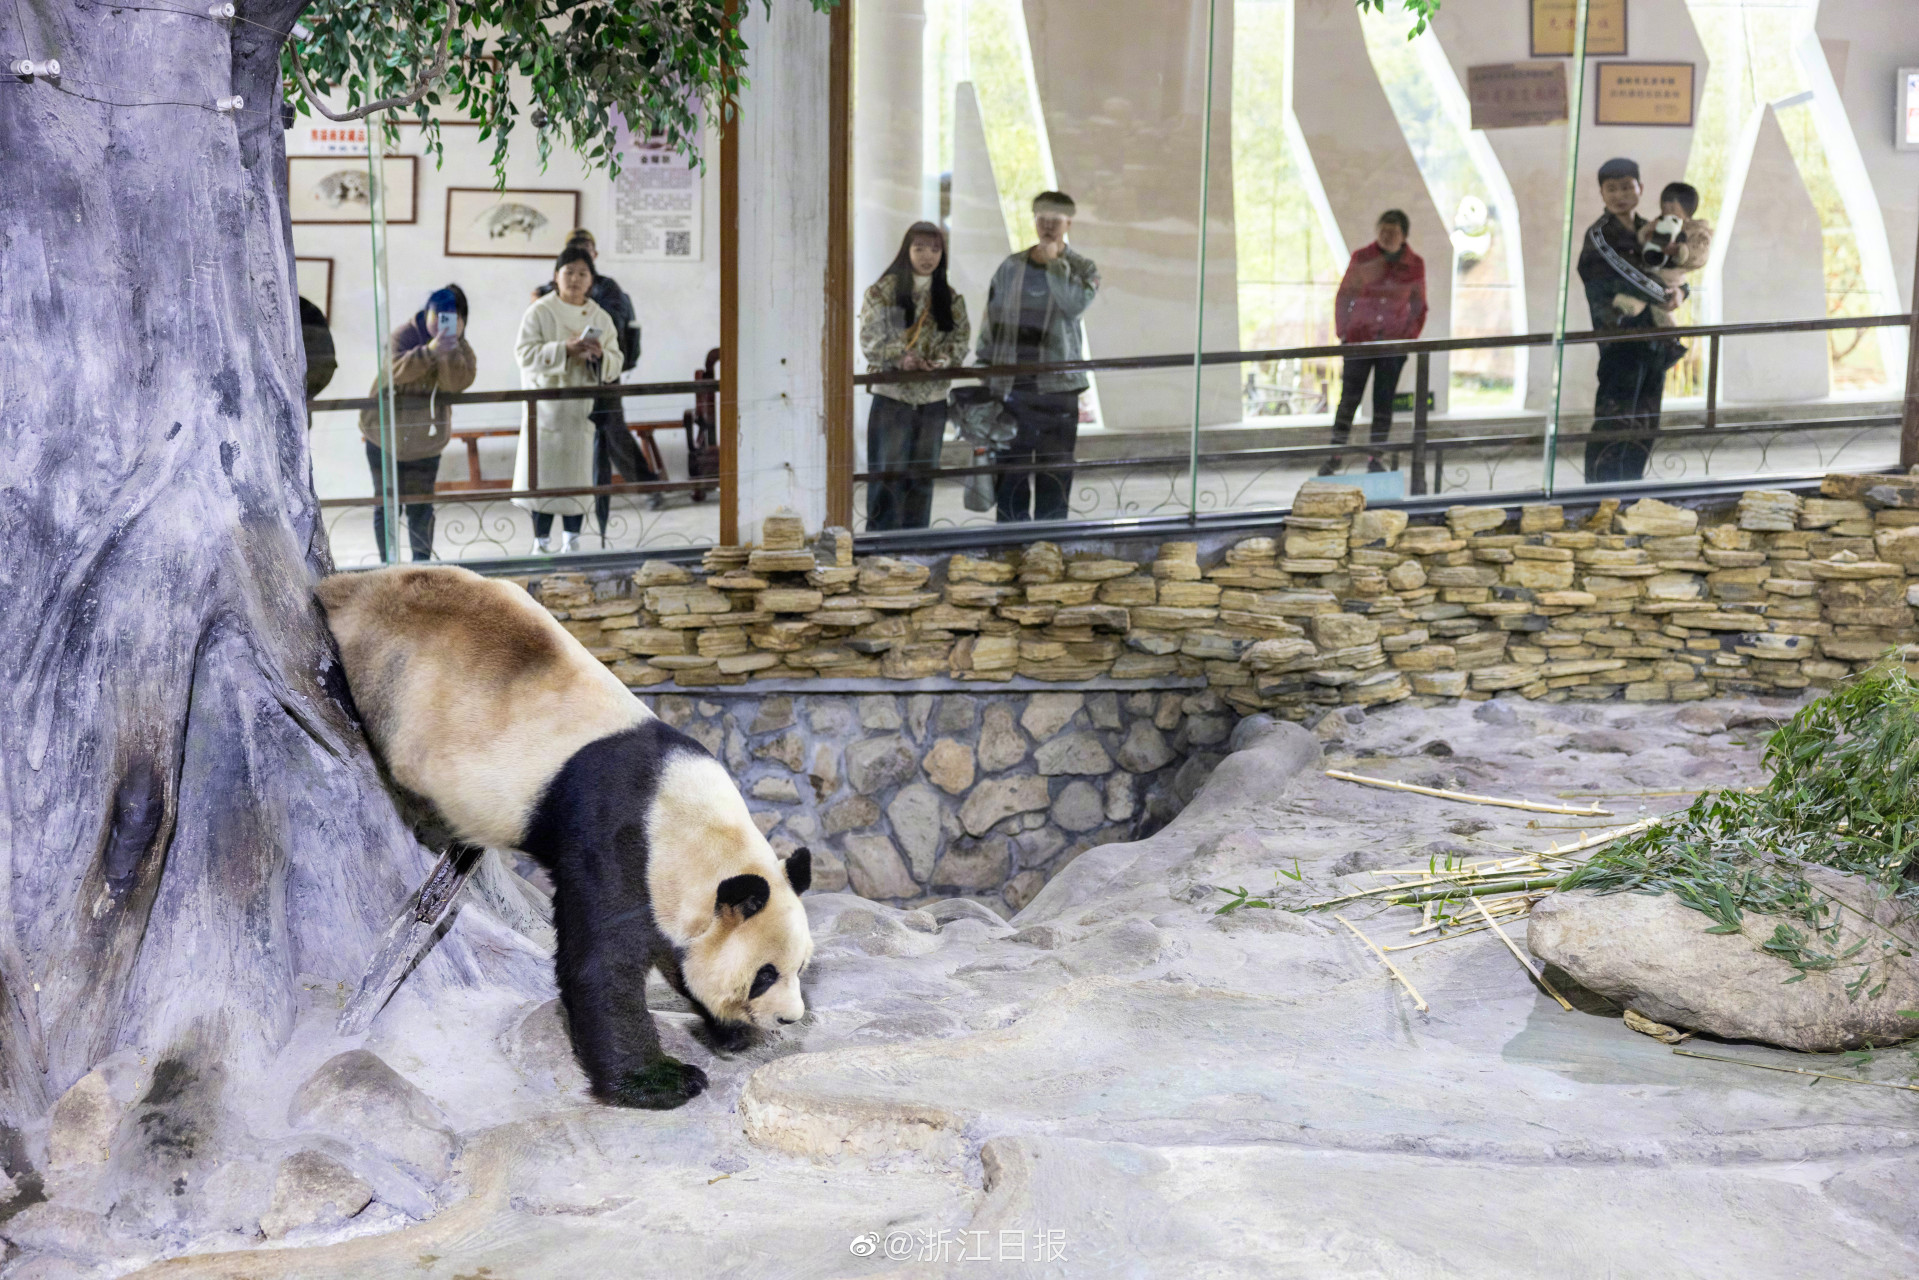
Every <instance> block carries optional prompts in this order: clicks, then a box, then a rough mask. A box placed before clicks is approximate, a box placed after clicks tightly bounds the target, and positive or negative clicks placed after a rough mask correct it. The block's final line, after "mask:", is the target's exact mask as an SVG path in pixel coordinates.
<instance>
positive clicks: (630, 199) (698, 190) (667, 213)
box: [601, 122, 706, 262]
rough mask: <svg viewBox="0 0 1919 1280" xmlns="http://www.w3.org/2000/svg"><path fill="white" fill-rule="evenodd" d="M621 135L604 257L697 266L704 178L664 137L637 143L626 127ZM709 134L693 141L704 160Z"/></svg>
mask: <svg viewBox="0 0 1919 1280" xmlns="http://www.w3.org/2000/svg"><path fill="white" fill-rule="evenodd" d="M618 132H619V145H620V176H619V177H617V178H615V179H613V182H612V190H611V192H610V195H611V205H612V211H613V226H612V228H611V231H612V235H611V236H610V237H608V238H607V239H605V240H603V241H602V242H601V243H602V250H603V252H604V253H605V254H606V256H607V257H609V258H628V259H636V260H639V261H645V262H698V261H699V260H700V255H701V254H702V252H703V251H704V247H703V246H702V244H701V243H700V240H701V237H700V224H701V222H702V221H703V220H704V217H705V205H704V187H705V184H704V182H703V179H704V177H705V175H704V174H703V173H701V171H700V170H699V168H698V167H696V166H694V165H692V164H689V163H688V161H687V159H686V157H685V156H683V155H681V154H680V153H679V152H677V151H675V150H673V148H672V147H670V146H668V145H667V143H666V139H665V138H663V137H658V136H655V137H636V136H634V135H633V134H631V133H629V132H628V131H627V128H626V125H625V123H624V122H622V123H621V124H620V125H619V126H618ZM705 132H706V131H705V129H704V128H702V129H701V130H700V131H699V133H698V134H696V135H695V146H696V147H697V148H698V149H699V151H700V153H701V154H702V155H703V154H705V141H706V138H705Z"/></svg>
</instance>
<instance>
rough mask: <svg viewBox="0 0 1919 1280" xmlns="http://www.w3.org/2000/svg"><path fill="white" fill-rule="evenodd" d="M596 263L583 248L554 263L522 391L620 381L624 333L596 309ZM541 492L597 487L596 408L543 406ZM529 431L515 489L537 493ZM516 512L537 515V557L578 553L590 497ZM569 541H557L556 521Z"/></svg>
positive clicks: (523, 341) (530, 321)
mask: <svg viewBox="0 0 1919 1280" xmlns="http://www.w3.org/2000/svg"><path fill="white" fill-rule="evenodd" d="M593 280H594V270H593V255H592V253H590V252H588V251H587V250H586V249H584V248H582V247H581V246H579V245H572V246H569V247H568V248H566V249H563V250H561V252H560V256H559V257H558V258H556V259H555V260H554V262H553V292H551V293H549V294H546V295H545V296H543V297H541V298H540V299H539V300H538V301H536V302H535V303H534V304H533V305H532V306H530V307H528V308H527V309H526V315H525V316H524V317H522V318H521V320H520V339H519V343H518V346H517V348H516V355H517V357H518V360H519V364H520V385H521V386H523V387H525V388H527V389H529V390H537V389H544V388H548V387H597V386H603V385H605V384H607V383H609V382H618V381H619V380H620V369H621V355H620V340H619V332H618V329H617V328H616V327H615V325H614V322H613V318H612V317H611V316H609V315H608V314H607V313H606V310H605V308H603V307H601V306H600V305H599V304H598V303H597V302H595V301H593V299H592V296H591V293H592V289H593ZM536 429H537V430H538V432H539V436H538V439H539V449H540V486H539V487H540V488H541V489H585V488H589V487H591V486H592V484H593V440H594V434H595V432H594V425H593V401H591V400H541V401H539V402H538V426H537V428H536ZM528 445H529V441H528V438H527V429H526V428H525V427H524V426H522V427H521V428H520V448H519V453H518V456H517V457H516V458H515V459H514V463H513V487H514V488H515V489H521V490H524V489H530V488H532V487H533V486H532V484H531V483H530V481H531V479H532V468H531V466H530V459H529V458H528V456H527V454H528ZM513 502H514V505H515V506H519V507H523V508H525V509H526V510H527V511H529V512H531V513H532V515H533V536H534V538H535V539H536V540H537V541H538V549H539V550H541V551H544V552H546V553H548V554H552V553H554V552H556V551H557V552H569V551H575V550H578V548H579V538H580V528H581V526H582V525H584V524H585V522H586V513H587V512H588V511H590V510H591V509H592V506H593V502H592V499H591V497H590V496H588V497H580V496H566V497H544V496H542V497H531V498H515V499H514V500H513ZM554 516H559V517H560V524H561V527H562V529H563V530H564V533H563V534H562V536H561V538H560V540H559V541H558V542H557V543H556V542H555V541H554V539H553V517H554Z"/></svg>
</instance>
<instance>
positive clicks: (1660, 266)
mask: <svg viewBox="0 0 1919 1280" xmlns="http://www.w3.org/2000/svg"><path fill="white" fill-rule="evenodd" d="M1640 192H1641V187H1640V182H1639V165H1638V164H1637V163H1635V162H1634V161H1632V160H1626V159H1614V160H1608V161H1607V162H1606V163H1605V164H1603V165H1601V166H1600V168H1599V195H1600V198H1601V200H1603V201H1604V202H1605V205H1606V212H1605V213H1604V214H1603V215H1602V216H1601V217H1600V219H1599V221H1597V222H1595V223H1593V225H1592V226H1591V227H1589V228H1587V230H1586V236H1585V239H1584V242H1583V243H1582V245H1581V248H1580V253H1579V279H1580V282H1581V283H1582V284H1583V285H1584V286H1585V289H1586V305H1587V307H1588V308H1589V309H1590V310H1591V312H1592V326H1593V328H1594V329H1597V330H1602V331H1610V332H1620V331H1632V330H1641V329H1643V330H1645V331H1646V335H1647V338H1648V339H1649V340H1647V341H1633V342H1605V343H1601V344H1600V346H1599V390H1598V394H1597V395H1596V396H1595V397H1594V402H1593V424H1592V438H1591V439H1589V440H1588V441H1587V442H1586V483H1588V484H1604V483H1611V482H1615V481H1620V480H1638V479H1641V478H1642V477H1643V476H1644V475H1645V473H1646V461H1647V459H1648V458H1649V457H1650V456H1651V455H1652V445H1653V438H1654V436H1656V435H1657V434H1658V432H1659V415H1660V410H1661V407H1662V401H1663V399H1664V396H1665V389H1666V370H1668V369H1670V368H1671V367H1672V366H1673V365H1674V364H1676V363H1678V361H1679V358H1680V356H1682V355H1684V354H1685V350H1686V348H1685V346H1684V345H1683V344H1682V343H1680V342H1679V341H1678V340H1677V339H1673V338H1663V339H1657V340H1652V339H1653V338H1654V332H1655V331H1656V330H1657V329H1660V328H1670V327H1672V324H1673V320H1672V313H1673V311H1674V309H1676V308H1677V307H1678V306H1679V304H1680V302H1681V301H1682V300H1683V299H1684V297H1685V296H1686V286H1685V284H1684V283H1682V281H1681V277H1682V276H1683V275H1684V274H1685V273H1686V272H1687V271H1693V270H1697V269H1698V268H1699V267H1701V266H1704V265H1705V261H1706V256H1707V254H1708V252H1709V251H1710V246H1711V235H1712V231H1711V228H1710V227H1709V226H1708V225H1707V224H1706V223H1704V222H1702V221H1698V220H1695V219H1694V218H1693V216H1692V215H1693V214H1694V213H1695V212H1697V210H1698V208H1699V193H1698V192H1697V191H1695V190H1693V188H1691V187H1689V186H1687V185H1686V184H1685V183H1683V182H1675V183H1673V184H1671V185H1670V186H1668V187H1667V188H1666V189H1665V191H1663V192H1661V193H1660V210H1661V217H1660V219H1659V220H1658V221H1657V222H1650V221H1648V220H1647V219H1645V218H1642V217H1640V216H1639V214H1638V212H1637V210H1638V207H1639V197H1640ZM1655 246H1656V248H1655ZM1649 250H1650V251H1651V252H1649Z"/></svg>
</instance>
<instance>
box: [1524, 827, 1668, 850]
mask: <svg viewBox="0 0 1919 1280" xmlns="http://www.w3.org/2000/svg"><path fill="white" fill-rule="evenodd" d="M1663 821H1665V819H1664V818H1644V819H1641V820H1640V821H1638V822H1635V823H1633V824H1632V825H1630V826H1625V827H1615V828H1614V829H1613V830H1611V831H1602V832H1600V833H1599V834H1598V835H1596V836H1592V837H1590V838H1588V839H1585V840H1579V841H1576V842H1574V843H1573V844H1569V845H1563V846H1562V845H1561V844H1560V843H1559V842H1558V841H1556V840H1555V841H1552V842H1551V843H1550V845H1549V846H1548V847H1547V849H1546V851H1545V856H1547V857H1560V856H1562V855H1564V854H1568V853H1578V852H1580V851H1581V850H1582V849H1593V848H1597V847H1598V846H1599V845H1602V844H1611V843H1612V842H1613V841H1614V840H1617V839H1619V838H1620V837H1621V836H1630V835H1637V834H1638V833H1639V832H1641V831H1649V830H1651V829H1652V828H1653V827H1656V826H1658V825H1659V824H1660V823H1661V822H1663ZM1580 834H1581V835H1585V832H1583V831H1582V832H1580Z"/></svg>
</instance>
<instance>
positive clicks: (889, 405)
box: [866, 396, 946, 532]
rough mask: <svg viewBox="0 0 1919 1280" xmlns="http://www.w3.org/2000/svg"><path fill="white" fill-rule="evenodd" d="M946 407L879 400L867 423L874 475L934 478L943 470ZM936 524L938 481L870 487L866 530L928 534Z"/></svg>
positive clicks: (900, 479)
mask: <svg viewBox="0 0 1919 1280" xmlns="http://www.w3.org/2000/svg"><path fill="white" fill-rule="evenodd" d="M945 434H946V401H944V400H935V401H933V402H932V403H931V404H907V403H906V402H905V401H904V400H895V399H893V398H892V397H891V396H874V397H873V411H872V412H871V413H870V414H868V415H867V418H866V469H867V470H868V471H912V472H916V473H917V472H929V471H931V470H932V469H933V468H934V467H936V466H938V465H939V460H940V440H941V439H942V437H944V436H945ZM932 518H933V477H932V476H930V475H921V474H915V475H910V476H892V477H889V478H887V479H885V480H869V481H867V482H866V528H867V530H868V531H869V532H878V531H879V530H881V529H924V528H925V527H926V526H927V525H928V524H930V523H931V522H932Z"/></svg>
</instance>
